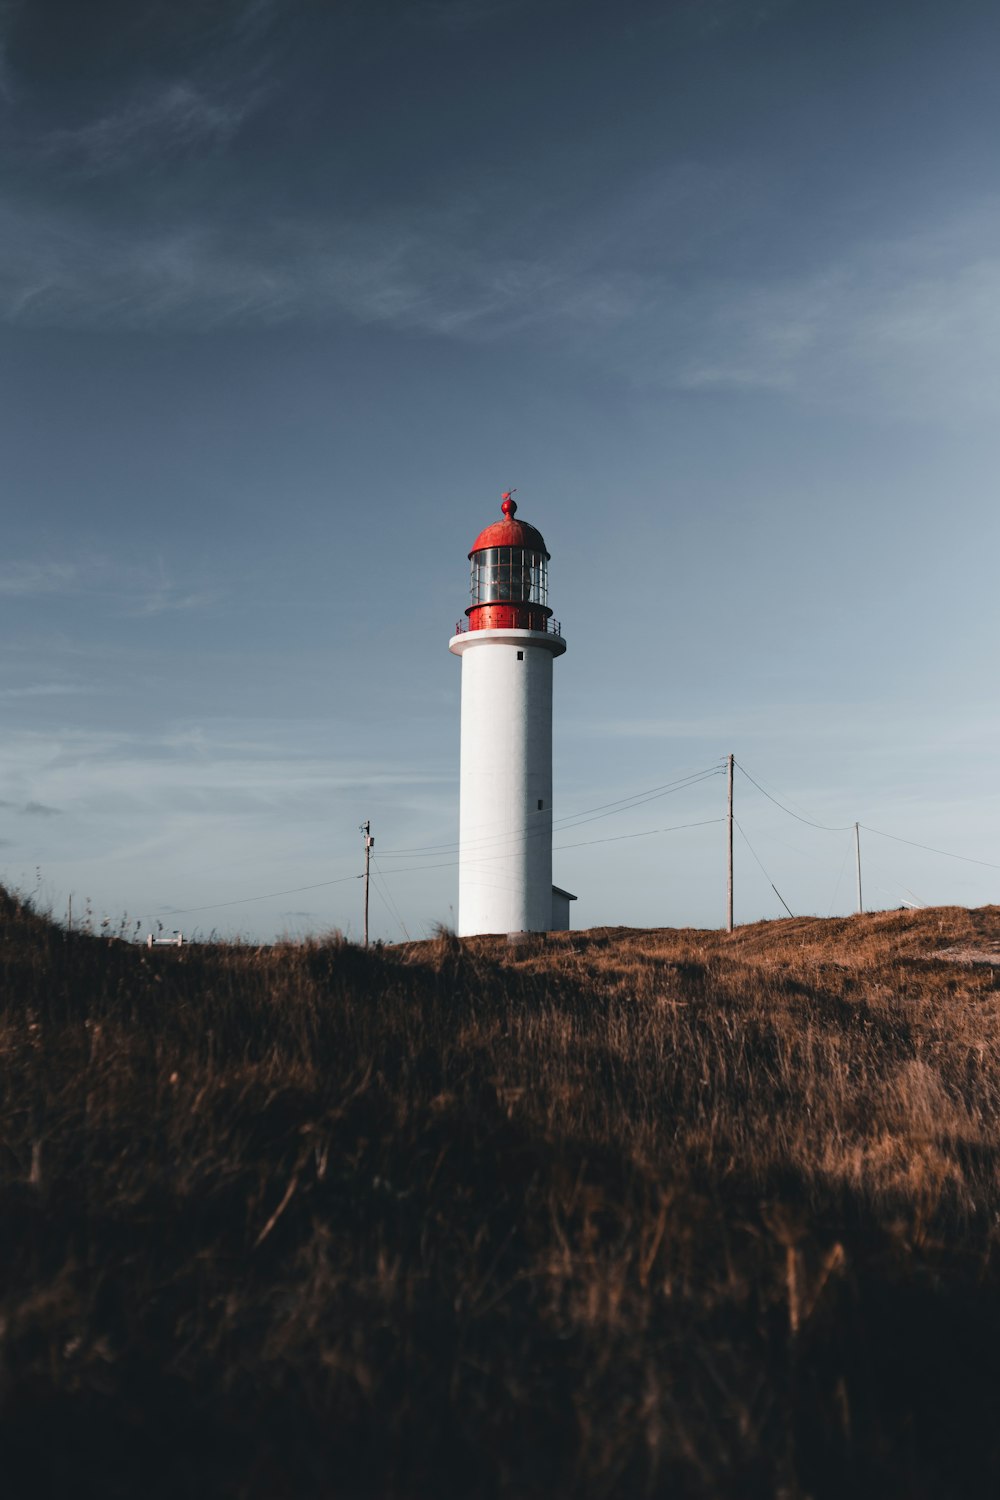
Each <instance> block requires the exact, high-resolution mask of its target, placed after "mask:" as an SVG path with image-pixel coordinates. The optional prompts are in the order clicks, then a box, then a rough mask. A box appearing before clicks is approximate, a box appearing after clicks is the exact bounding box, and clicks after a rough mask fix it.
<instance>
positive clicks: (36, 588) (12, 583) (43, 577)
mask: <svg viewBox="0 0 1000 1500" xmlns="http://www.w3.org/2000/svg"><path fill="white" fill-rule="evenodd" d="M78 573H79V570H78V568H77V565H76V564H75V563H64V562H41V563H37V562H9V563H3V564H0V597H6V598H13V599H30V598H34V597H35V596H36V595H38V594H63V593H66V592H67V591H68V590H70V589H72V588H73V587H75V585H76V581H77V578H78Z"/></svg>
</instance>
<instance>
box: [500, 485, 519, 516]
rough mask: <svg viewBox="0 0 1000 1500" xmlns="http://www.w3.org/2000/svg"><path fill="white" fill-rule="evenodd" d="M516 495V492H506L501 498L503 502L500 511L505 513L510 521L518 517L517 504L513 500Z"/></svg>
mask: <svg viewBox="0 0 1000 1500" xmlns="http://www.w3.org/2000/svg"><path fill="white" fill-rule="evenodd" d="M514 494H515V491H514V490H504V492H503V494H502V495H501V496H500V498H501V500H502V501H503V504H502V505H501V507H500V509H501V510H502V511H503V513H504V515H505V516H506V517H507V519H508V520H513V518H514V517H515V516H516V515H517V503H516V501H515V500H513V499H512V498H511V497H512V496H513V495H514Z"/></svg>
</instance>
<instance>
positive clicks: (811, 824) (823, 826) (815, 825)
mask: <svg viewBox="0 0 1000 1500" xmlns="http://www.w3.org/2000/svg"><path fill="white" fill-rule="evenodd" d="M736 764H737V765H738V766H740V763H739V761H737V762H736ZM740 770H741V771H742V772H743V775H744V776H745V777H746V779H747V781H750V782H752V783H753V785H754V786H755V787H756V788H757V790H758V792H761V793H762V794H763V795H764V796H765V797H766V798H767V799H768V801H769V802H773V803H774V805H775V807H780V808H781V811H782V812H783V813H787V814H788V816H789V817H790V818H796V819H797V820H798V821H799V822H800V823H806V824H808V826H809V827H810V828H821V829H822V830H823V832H824V833H850V831H851V829H852V828H853V827H854V824H853V823H845V824H844V826H843V827H842V828H839V827H837V828H835V827H833V826H832V825H831V824H829V823H814V822H813V820H812V819H811V818H803V817H800V816H799V814H798V813H797V812H792V809H791V808H790V807H786V806H785V804H784V803H783V802H779V801H778V799H777V797H772V796H771V793H770V792H766V791H764V788H763V787H762V786H761V784H760V782H759V781H754V779H753V777H752V776H751V775H750V772H749V771H748V770H747V768H746V766H740Z"/></svg>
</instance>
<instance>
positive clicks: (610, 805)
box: [383, 766, 722, 859]
mask: <svg viewBox="0 0 1000 1500" xmlns="http://www.w3.org/2000/svg"><path fill="white" fill-rule="evenodd" d="M721 774H722V768H721V767H718V766H709V767H705V768H704V769H703V770H700V771H691V772H689V773H688V774H687V775H686V776H681V777H678V779H677V780H676V781H667V782H664V783H663V785H662V786H657V787H650V788H648V789H647V790H645V791H641V792H633V793H632V794H631V795H630V796H628V797H621V798H619V799H618V800H617V801H615V802H600V803H598V804H597V805H596V806H595V807H584V808H580V809H579V811H577V812H575V813H566V814H565V815H564V816H563V817H561V818H555V819H553V820H552V822H551V823H550V822H549V821H548V818H547V817H544V818H543V820H542V821H541V822H540V823H539V825H538V826H537V827H534V828H531V827H529V826H528V825H527V824H524V825H523V826H522V827H521V828H520V829H513V830H507V831H505V832H502V833H495V834H485V835H483V836H482V837H480V838H474V839H466V840H465V841H464V842H461V843H460V841H459V840H457V839H456V840H452V841H451V842H450V843H442V844H416V845H413V846H412V847H410V848H408V849H385V850H383V853H384V854H385V855H386V857H387V858H392V859H401V858H403V857H404V856H406V857H409V856H410V855H411V854H412V855H419V854H435V853H436V854H448V853H450V852H451V851H452V850H457V849H459V848H460V847H461V848H465V849H470V848H476V847H478V846H480V845H484V844H506V843H512V842H515V841H522V842H523V841H524V840H525V839H527V838H533V837H537V836H541V835H544V834H546V833H547V832H548V831H549V828H550V827H551V829H552V830H553V832H566V831H568V830H569V829H570V828H574V827H580V826H581V825H582V824H584V823H592V822H596V821H597V820H598V819H599V818H602V817H610V816H612V814H613V813H614V812H615V811H616V810H618V811H620V812H630V811H631V810H632V808H633V807H641V806H642V805H643V804H644V803H646V802H654V801H656V799H657V798H658V797H666V796H669V795H671V794H672V793H673V792H675V791H683V790H685V789H686V788H687V787H689V786H697V785H698V784H699V783H700V782H702V781H708V780H709V779H710V778H711V777H712V776H718V775H721ZM626 804H627V805H626ZM531 817H532V818H534V819H537V817H538V814H537V813H533V814H531Z"/></svg>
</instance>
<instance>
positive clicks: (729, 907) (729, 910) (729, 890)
mask: <svg viewBox="0 0 1000 1500" xmlns="http://www.w3.org/2000/svg"><path fill="white" fill-rule="evenodd" d="M733 761H734V757H733V756H732V755H730V756H729V759H728V763H727V764H728V772H729V775H728V780H729V816H728V818H727V819H726V823H727V825H728V828H727V833H728V844H729V879H728V881H727V883H726V931H727V932H732V930H733Z"/></svg>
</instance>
